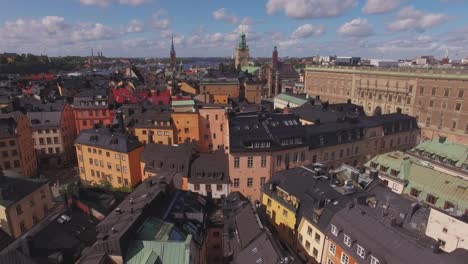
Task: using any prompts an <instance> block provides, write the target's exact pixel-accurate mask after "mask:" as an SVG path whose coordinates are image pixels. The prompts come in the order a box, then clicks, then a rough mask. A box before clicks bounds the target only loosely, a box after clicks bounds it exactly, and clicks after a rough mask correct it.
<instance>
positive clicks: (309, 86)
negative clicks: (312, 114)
mask: <svg viewBox="0 0 468 264" xmlns="http://www.w3.org/2000/svg"><path fill="white" fill-rule="evenodd" d="M305 90H306V92H307V93H309V94H311V95H320V96H321V99H322V100H329V101H330V102H331V103H340V102H345V101H346V100H347V99H351V100H352V103H355V104H359V105H362V106H363V107H364V110H365V111H366V113H367V114H374V113H393V112H396V111H397V109H401V111H402V112H403V113H406V114H409V115H411V116H414V117H416V118H417V119H418V123H419V125H420V126H421V128H422V136H423V138H433V137H435V136H447V137H448V138H449V139H451V140H452V141H456V142H459V143H462V144H468V137H467V136H466V134H468V111H465V110H466V109H465V108H466V107H467V105H468V102H467V101H468V95H467V94H468V72H466V70H455V69H453V70H452V69H444V70H436V69H430V70H429V69H381V68H367V67H358V68H356V67H327V66H317V67H309V68H307V69H306V75H305Z"/></svg>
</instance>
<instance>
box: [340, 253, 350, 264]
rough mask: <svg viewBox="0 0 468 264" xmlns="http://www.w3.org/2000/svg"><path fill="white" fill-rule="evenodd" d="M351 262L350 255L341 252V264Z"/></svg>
mask: <svg viewBox="0 0 468 264" xmlns="http://www.w3.org/2000/svg"><path fill="white" fill-rule="evenodd" d="M348 263H349V257H348V255H346V254H345V253H341V264H348Z"/></svg>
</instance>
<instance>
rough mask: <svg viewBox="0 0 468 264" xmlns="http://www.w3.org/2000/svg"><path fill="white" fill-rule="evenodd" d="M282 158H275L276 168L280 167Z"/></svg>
mask: <svg viewBox="0 0 468 264" xmlns="http://www.w3.org/2000/svg"><path fill="white" fill-rule="evenodd" d="M282 158H283V156H281V155H278V156H276V166H281V160H282Z"/></svg>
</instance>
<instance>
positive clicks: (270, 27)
mask: <svg viewBox="0 0 468 264" xmlns="http://www.w3.org/2000/svg"><path fill="white" fill-rule="evenodd" d="M467 11H468V0H235V1H233V0H13V1H10V0H0V52H18V53H33V54H46V55H49V56H68V55H80V56H83V55H90V54H91V49H93V50H94V51H95V53H97V51H102V52H103V54H104V56H110V57H168V56H169V50H170V43H171V36H173V37H174V44H175V49H176V52H177V56H178V57H230V56H232V54H233V52H234V47H235V45H236V43H237V41H238V39H239V34H240V33H242V32H244V33H246V35H247V42H248V45H249V48H250V56H251V57H267V56H268V57H269V56H271V52H272V50H273V46H275V45H276V46H278V51H279V56H280V57H286V56H289V57H310V56H314V55H323V56H325V55H338V56H361V57H364V58H378V59H404V58H414V57H415V56H418V55H434V56H436V57H438V58H441V57H442V56H444V55H445V53H446V52H448V53H449V56H450V57H451V58H457V59H460V58H464V57H468V12H467Z"/></svg>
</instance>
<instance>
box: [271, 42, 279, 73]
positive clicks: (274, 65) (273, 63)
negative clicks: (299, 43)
mask: <svg viewBox="0 0 468 264" xmlns="http://www.w3.org/2000/svg"><path fill="white" fill-rule="evenodd" d="M271 67H272V68H273V71H276V70H278V49H277V48H276V46H275V47H274V48H273V54H272V56H271Z"/></svg>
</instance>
